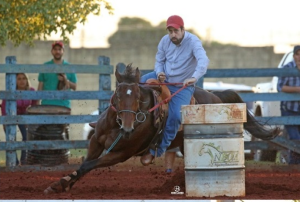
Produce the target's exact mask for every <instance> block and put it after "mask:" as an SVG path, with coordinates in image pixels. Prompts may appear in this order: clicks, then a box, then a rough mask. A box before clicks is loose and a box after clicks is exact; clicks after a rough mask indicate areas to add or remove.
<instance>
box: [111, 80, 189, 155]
mask: <svg viewBox="0 0 300 202" xmlns="http://www.w3.org/2000/svg"><path fill="white" fill-rule="evenodd" d="M139 84H147V85H182V84H183V83H161V84H152V83H139ZM186 87H187V85H185V86H182V87H181V88H180V89H178V90H177V91H176V92H175V93H173V94H172V95H171V96H170V97H167V98H166V99H164V100H163V101H161V102H160V103H158V104H156V105H155V106H154V107H152V108H151V109H149V110H148V111H147V112H148V113H150V112H152V111H154V110H155V109H157V108H158V107H160V106H161V105H163V104H167V103H168V102H170V100H171V99H172V97H174V96H175V95H176V94H177V93H179V92H180V91H182V90H183V89H185V88H186ZM113 96H114V95H112V96H111V98H110V107H111V108H112V109H113V110H114V111H115V112H117V113H118V110H117V109H116V108H115V107H114V106H113V103H112V99H113ZM122 111H127V112H132V113H134V114H136V116H137V115H138V114H140V113H141V114H143V115H144V119H143V121H138V122H140V123H141V122H144V121H145V120H146V115H145V114H144V113H142V112H138V113H136V112H133V111H131V110H122ZM117 122H118V121H117ZM118 124H119V125H120V123H118ZM121 137H122V133H121V132H120V133H119V135H118V137H117V138H116V139H115V141H114V142H113V143H112V145H111V146H110V147H109V148H108V150H107V151H106V153H105V154H108V153H109V152H110V151H111V150H112V149H113V148H114V147H115V145H116V144H117V143H118V142H119V140H120V139H121Z"/></svg>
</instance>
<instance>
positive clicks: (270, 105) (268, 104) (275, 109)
mask: <svg viewBox="0 0 300 202" xmlns="http://www.w3.org/2000/svg"><path fill="white" fill-rule="evenodd" d="M292 60H293V51H290V52H287V53H286V54H284V56H283V58H282V59H281V61H280V63H279V65H278V68H282V67H283V66H284V65H286V64H287V63H289V62H290V61H292ZM277 82H278V77H275V76H274V77H273V79H272V80H271V81H270V82H267V83H258V84H257V85H256V93H274V92H277ZM253 112H254V115H255V116H263V117H265V116H281V112H280V101H257V102H255V103H254V107H253ZM279 127H281V128H283V126H279ZM276 153H277V151H258V154H257V156H256V157H255V158H256V159H257V160H261V161H275V159H276Z"/></svg>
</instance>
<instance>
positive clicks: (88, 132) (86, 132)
mask: <svg viewBox="0 0 300 202" xmlns="http://www.w3.org/2000/svg"><path fill="white" fill-rule="evenodd" d="M203 89H205V90H208V91H219V90H228V89H231V90H234V91H237V92H255V88H254V87H251V86H247V85H242V84H230V83H223V82H222V81H220V82H204V83H203ZM246 106H247V109H249V110H250V111H252V110H253V102H246ZM91 115H99V111H98V110H96V111H93V112H92V113H91ZM95 121H96V120H95ZM94 132H95V131H94V129H93V128H92V127H91V126H90V125H89V123H85V124H84V126H83V132H82V139H83V140H87V139H89V138H90V137H91V136H92V135H93V134H94ZM243 135H244V140H245V141H251V134H250V133H248V132H247V131H246V130H245V131H244V133H243ZM174 151H175V150H174ZM176 151H177V152H179V150H176ZM177 156H179V157H181V156H182V154H181V153H180V152H179V153H178V154H177ZM245 158H246V159H252V158H253V153H252V152H251V151H250V150H245Z"/></svg>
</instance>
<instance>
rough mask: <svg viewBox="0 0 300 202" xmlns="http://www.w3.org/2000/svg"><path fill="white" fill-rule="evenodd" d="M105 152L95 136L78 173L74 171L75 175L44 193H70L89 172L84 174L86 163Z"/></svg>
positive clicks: (58, 182)
mask: <svg viewBox="0 0 300 202" xmlns="http://www.w3.org/2000/svg"><path fill="white" fill-rule="evenodd" d="M103 150H104V146H102V145H101V144H100V143H99V142H98V140H97V139H96V136H95V135H93V136H92V138H91V140H90V144H89V147H88V154H87V157H86V159H85V161H84V162H83V163H82V164H81V166H80V168H79V169H78V170H77V171H74V172H73V173H71V174H69V175H67V176H65V177H63V178H61V179H60V180H59V181H57V182H54V183H52V184H51V185H50V186H49V187H48V188H47V189H45V191H44V193H45V194H49V193H54V192H55V193H60V192H64V191H69V190H70V189H71V188H72V186H73V185H74V184H75V183H76V182H77V181H78V180H79V179H80V178H81V177H82V176H83V175H84V174H86V173H87V172H89V171H90V170H88V171H87V172H82V171H81V170H82V167H84V165H85V164H86V162H90V161H92V160H95V159H98V157H99V156H100V155H101V153H102V152H103Z"/></svg>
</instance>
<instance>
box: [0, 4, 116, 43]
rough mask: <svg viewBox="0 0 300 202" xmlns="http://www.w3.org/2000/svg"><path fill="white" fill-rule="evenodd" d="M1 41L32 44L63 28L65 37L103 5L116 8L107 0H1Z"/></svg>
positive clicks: (98, 11) (97, 11) (111, 10)
mask: <svg viewBox="0 0 300 202" xmlns="http://www.w3.org/2000/svg"><path fill="white" fill-rule="evenodd" d="M0 2H1V3H0V44H1V45H2V46H5V45H6V43H7V41H9V40H10V41H12V43H13V44H14V45H15V46H19V45H20V43H21V42H25V43H27V44H29V45H33V40H35V39H41V38H43V39H46V38H47V36H49V35H50V34H51V33H52V32H55V33H57V32H60V33H61V37H62V38H63V40H64V41H68V37H67V34H72V33H73V31H74V30H75V29H76V24H77V23H82V24H84V23H85V22H86V20H87V16H88V15H89V14H94V15H100V10H101V9H102V8H104V9H106V10H108V12H109V13H110V14H112V12H113V8H112V6H111V5H110V4H109V3H108V2H107V1H106V0H1V1H0Z"/></svg>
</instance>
